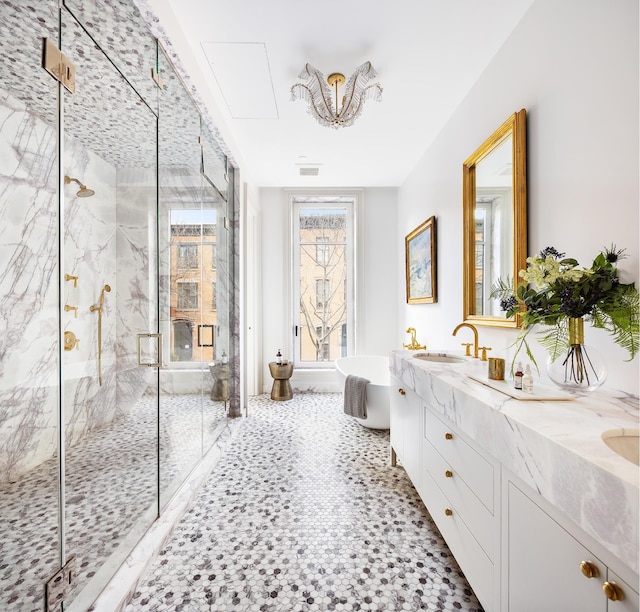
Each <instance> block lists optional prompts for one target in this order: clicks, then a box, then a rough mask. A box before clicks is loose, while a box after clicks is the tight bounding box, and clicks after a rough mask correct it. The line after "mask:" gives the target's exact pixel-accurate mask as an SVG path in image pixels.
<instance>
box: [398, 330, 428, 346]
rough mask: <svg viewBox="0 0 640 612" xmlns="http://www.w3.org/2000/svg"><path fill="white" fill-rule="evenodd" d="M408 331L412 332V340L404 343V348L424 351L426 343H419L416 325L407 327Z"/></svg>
mask: <svg viewBox="0 0 640 612" xmlns="http://www.w3.org/2000/svg"><path fill="white" fill-rule="evenodd" d="M407 333H408V334H411V342H410V343H409V344H403V345H402V347H403V348H406V349H409V350H410V351H422V350H424V349H426V348H427V347H426V346H425V345H424V344H418V341H417V340H416V328H415V327H407Z"/></svg>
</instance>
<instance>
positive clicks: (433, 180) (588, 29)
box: [395, 0, 639, 394]
mask: <svg viewBox="0 0 640 612" xmlns="http://www.w3.org/2000/svg"><path fill="white" fill-rule="evenodd" d="M434 95H437V92H434ZM521 108H525V109H526V110H527V114H528V122H527V139H528V147H527V148H528V204H529V210H528V228H529V249H528V251H529V254H535V253H536V252H538V251H539V250H540V249H542V248H544V247H546V246H554V247H556V248H557V249H558V250H560V251H564V252H566V253H567V255H568V256H572V257H575V258H576V259H577V260H578V261H579V262H580V263H581V264H582V265H584V266H589V265H591V262H592V260H593V258H594V257H595V255H596V254H597V253H598V251H599V250H600V249H601V248H602V247H605V246H609V245H610V244H611V243H614V244H616V245H617V246H618V247H624V248H626V250H627V254H628V258H627V259H626V260H624V261H623V262H622V263H621V266H620V267H621V269H622V271H623V273H624V275H623V280H624V281H625V282H631V281H633V280H635V281H636V284H638V250H639V249H638V230H639V225H638V179H639V177H638V164H639V160H638V109H639V99H638V2H637V0H612V1H605V0H563V1H562V2H558V1H557V0H537V1H536V2H535V3H534V4H533V5H532V7H531V9H530V10H529V12H528V13H527V14H526V15H525V16H524V18H523V19H522V21H521V22H520V24H519V25H518V27H517V28H516V29H515V31H514V32H513V34H512V35H511V37H510V38H509V39H508V40H507V42H506V43H505V45H504V46H503V47H502V49H501V50H500V51H499V52H498V53H497V55H496V57H495V58H494V60H493V61H492V62H491V63H490V65H489V66H488V68H487V69H486V71H485V72H484V74H483V75H482V76H481V77H480V79H479V80H478V82H477V83H476V84H475V86H474V87H473V88H472V89H471V90H470V91H469V93H468V95H467V96H466V98H465V99H464V101H463V102H462V104H461V105H460V106H459V107H458V108H457V109H456V110H455V111H454V113H453V115H452V117H451V119H450V121H449V122H448V123H447V125H446V126H445V128H444V129H443V131H442V132H441V134H440V135H439V136H438V138H437V139H436V141H435V142H434V143H433V145H432V146H431V147H430V148H429V149H428V151H427V152H426V153H425V155H424V157H423V158H422V160H421V161H420V162H419V164H418V165H417V167H416V168H415V169H414V170H413V171H412V173H411V174H410V176H409V177H408V179H407V180H406V182H405V183H404V184H403V185H402V187H401V188H400V190H399V194H398V219H399V221H398V228H397V235H396V240H397V242H398V243H399V244H403V243H404V237H405V235H406V234H408V233H409V232H410V231H411V230H412V229H414V228H415V227H416V226H417V225H418V224H419V223H421V222H422V221H423V220H424V219H426V218H427V217H429V216H430V215H436V216H437V224H438V225H437V230H438V303H437V304H433V305H406V304H405V303H404V278H403V277H402V275H398V277H397V291H396V295H397V304H398V307H399V309H400V310H399V312H400V324H398V325H396V326H395V327H396V331H397V334H398V335H397V338H396V344H399V343H400V342H401V341H403V340H404V335H403V334H402V330H403V329H404V328H405V327H406V326H408V325H412V326H414V327H416V328H417V330H418V340H420V341H426V342H427V347H428V348H433V349H435V348H446V349H454V350H459V349H460V343H461V342H463V341H467V338H466V337H464V338H463V337H462V335H461V334H459V335H458V337H455V338H454V337H452V336H451V332H452V330H453V328H454V327H455V326H456V325H457V324H458V323H460V322H461V321H462V280H461V275H462V162H463V161H464V160H465V159H466V158H467V157H468V156H469V155H471V153H473V152H474V151H475V150H476V148H477V147H478V146H479V145H480V144H481V143H482V142H483V141H484V140H485V139H486V138H487V137H488V136H489V135H490V134H491V133H492V132H493V131H494V130H495V129H496V128H497V127H498V126H499V125H500V124H501V123H502V122H503V121H504V120H505V119H506V118H507V117H508V116H509V115H511V114H512V113H513V112H515V111H517V110H519V109H521ZM396 252H397V256H398V259H397V264H396V267H397V269H398V270H402V269H403V268H404V254H403V253H402V250H401V248H398V249H396ZM479 331H480V342H481V344H484V345H488V346H492V347H493V351H492V352H491V353H490V355H493V356H504V357H507V358H509V357H510V354H509V350H508V349H507V347H508V345H510V344H511V343H512V342H513V340H514V339H515V337H516V333H517V332H516V331H515V330H499V329H493V328H488V327H483V328H480V329H479ZM585 336H586V342H587V344H590V345H593V346H595V347H597V348H598V349H599V350H600V351H601V353H602V354H603V355H604V356H605V358H606V361H607V363H608V366H609V376H608V380H607V383H606V384H607V386H608V387H610V388H616V389H622V390H624V391H627V392H631V393H634V394H638V358H636V359H635V360H634V361H633V362H631V363H629V362H625V361H624V360H625V359H627V358H628V355H627V353H626V352H625V351H623V350H622V349H621V348H620V347H618V346H617V345H616V344H614V342H613V340H612V339H611V337H610V336H609V335H607V334H606V333H604V332H602V331H601V330H595V329H593V328H591V327H587V328H586V329H585ZM535 354H536V359H537V360H538V362H539V363H542V364H544V362H545V360H546V355H545V353H544V351H543V350H542V349H540V347H538V346H536V350H535Z"/></svg>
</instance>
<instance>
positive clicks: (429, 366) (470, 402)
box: [389, 351, 640, 574]
mask: <svg viewBox="0 0 640 612" xmlns="http://www.w3.org/2000/svg"><path fill="white" fill-rule="evenodd" d="M413 355H414V354H413V353H411V352H410V351H393V352H392V353H391V355H390V360H389V368H390V370H391V373H392V374H393V376H395V377H396V378H398V379H399V380H401V381H402V383H403V384H404V385H407V386H408V387H410V388H411V389H413V390H414V391H415V392H416V393H417V394H418V395H419V396H420V397H422V398H423V399H425V401H427V402H428V403H429V405H430V406H431V407H432V408H433V409H434V410H436V411H438V412H439V413H441V414H442V415H443V416H444V417H446V418H447V419H449V420H450V421H451V422H452V423H453V424H454V425H456V426H457V427H458V428H459V429H460V430H462V431H463V432H464V433H466V434H467V435H468V436H470V437H471V438H472V439H473V440H475V441H476V442H477V443H478V444H480V446H482V447H483V448H484V449H485V450H486V451H487V452H488V453H489V454H491V455H492V456H493V457H495V458H496V459H497V460H498V461H500V462H501V463H502V464H503V465H504V466H505V467H506V468H507V469H509V470H510V471H511V472H513V473H515V474H516V475H517V476H519V477H520V478H522V479H523V480H524V481H525V482H526V483H527V484H529V486H531V487H532V488H533V489H535V490H536V491H538V493H539V494H540V495H541V496H542V497H543V498H545V499H546V500H547V501H549V502H550V503H551V504H553V505H554V506H555V507H556V508H557V509H558V510H560V511H561V512H563V513H564V514H566V515H567V516H568V517H569V518H570V519H571V520H572V521H573V522H574V523H576V524H577V525H578V526H579V527H580V528H582V529H583V530H584V531H585V532H586V533H587V534H589V535H590V536H592V537H593V538H594V539H595V540H597V541H598V542H599V543H600V544H601V545H602V546H604V547H605V548H606V550H608V551H609V552H610V553H611V554H612V555H613V556H615V557H616V558H618V559H619V560H621V561H622V562H623V563H625V564H626V565H627V566H628V567H629V568H630V569H631V570H633V571H634V572H635V573H636V574H637V573H638V567H639V525H638V518H639V498H640V482H639V480H640V469H639V468H638V466H636V465H634V464H633V463H631V462H630V461H627V460H626V459H623V458H622V457H620V456H619V455H617V454H616V453H614V452H613V451H612V450H611V449H610V448H609V447H608V446H607V445H606V444H605V443H604V441H603V440H602V437H601V436H602V433H603V432H605V431H607V430H609V429H630V428H637V427H638V421H639V417H640V412H639V409H638V398H637V397H635V396H633V395H630V394H628V393H625V392H616V391H615V390H607V389H598V390H596V391H592V392H590V393H589V392H583V393H582V394H580V395H577V396H576V398H575V400H574V401H570V402H567V401H538V402H522V401H519V400H517V399H513V398H511V397H509V396H507V395H505V394H503V393H501V392H499V391H496V390H494V389H492V388H490V387H488V386H486V385H484V384H482V383H479V382H477V381H475V380H473V379H472V378H470V375H473V376H480V375H482V374H483V373H484V367H486V365H484V364H482V365H481V364H480V362H479V361H478V360H474V359H470V360H469V361H467V362H465V363H461V364H444V363H433V362H425V361H420V360H418V359H414V358H413ZM483 366H484V367H483Z"/></svg>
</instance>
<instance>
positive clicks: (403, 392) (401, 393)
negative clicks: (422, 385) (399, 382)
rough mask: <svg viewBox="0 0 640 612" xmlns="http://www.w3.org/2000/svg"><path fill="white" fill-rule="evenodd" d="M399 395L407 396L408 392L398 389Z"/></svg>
mask: <svg viewBox="0 0 640 612" xmlns="http://www.w3.org/2000/svg"><path fill="white" fill-rule="evenodd" d="M398 393H399V394H400V395H406V394H407V392H406V391H405V390H404V389H398Z"/></svg>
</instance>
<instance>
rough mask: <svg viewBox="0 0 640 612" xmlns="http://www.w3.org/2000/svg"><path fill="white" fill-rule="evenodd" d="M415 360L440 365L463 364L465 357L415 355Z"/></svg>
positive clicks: (431, 354)
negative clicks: (433, 362)
mask: <svg viewBox="0 0 640 612" xmlns="http://www.w3.org/2000/svg"><path fill="white" fill-rule="evenodd" d="M414 358H415V359H422V361H436V362H439V363H462V362H463V361H464V360H465V359H464V357H457V356H456V355H448V354H447V353H418V354H417V355H414Z"/></svg>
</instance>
